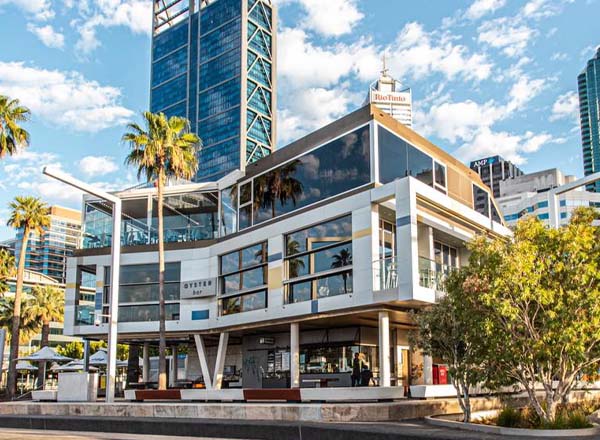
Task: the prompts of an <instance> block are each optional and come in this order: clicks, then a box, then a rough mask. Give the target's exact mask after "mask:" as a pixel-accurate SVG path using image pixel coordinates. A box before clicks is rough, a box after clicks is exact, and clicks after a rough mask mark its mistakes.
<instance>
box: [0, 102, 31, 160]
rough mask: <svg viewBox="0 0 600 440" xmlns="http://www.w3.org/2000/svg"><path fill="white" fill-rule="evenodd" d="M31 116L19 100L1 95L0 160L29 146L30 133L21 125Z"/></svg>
mask: <svg viewBox="0 0 600 440" xmlns="http://www.w3.org/2000/svg"><path fill="white" fill-rule="evenodd" d="M30 114H31V113H30V112H29V109H28V108H27V107H23V106H21V105H20V104H19V100H18V99H10V98H9V97H8V96H4V95H0V159H2V158H3V157H4V156H6V155H7V154H8V155H11V156H12V155H13V154H15V153H16V152H17V151H18V150H19V148H21V147H26V146H27V145H28V144H29V133H28V132H27V131H26V130H25V129H24V128H22V127H21V126H20V125H19V124H20V123H22V122H27V121H28V120H29V117H30Z"/></svg>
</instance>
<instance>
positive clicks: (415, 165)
mask: <svg viewBox="0 0 600 440" xmlns="http://www.w3.org/2000/svg"><path fill="white" fill-rule="evenodd" d="M378 137H379V181H380V182H381V183H389V182H393V181H394V180H396V179H401V178H403V177H406V176H412V177H415V178H417V179H419V180H420V181H422V182H423V183H425V184H427V185H431V186H433V181H434V180H433V179H434V176H433V159H432V158H431V157H429V156H428V155H427V154H425V153H423V152H422V151H421V150H418V149H417V148H415V147H413V146H412V145H410V144H409V143H408V142H406V141H405V140H404V139H402V138H400V137H398V136H396V135H395V134H393V133H392V132H390V131H388V130H386V129H385V128H383V127H379V130H378ZM439 171H440V172H441V171H442V170H441V169H439ZM436 177H437V178H436V181H438V180H439V182H440V183H441V182H442V178H441V176H436ZM444 187H445V176H444Z"/></svg>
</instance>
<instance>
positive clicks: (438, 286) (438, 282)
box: [419, 257, 457, 293]
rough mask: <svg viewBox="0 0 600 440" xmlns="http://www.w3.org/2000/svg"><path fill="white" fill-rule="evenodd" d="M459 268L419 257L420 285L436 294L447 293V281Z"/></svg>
mask: <svg viewBox="0 0 600 440" xmlns="http://www.w3.org/2000/svg"><path fill="white" fill-rule="evenodd" d="M456 269H457V268H456V267H452V266H447V265H445V264H439V263H437V262H435V261H433V260H430V259H429V258H425V257H419V285H420V286H421V287H425V288H427V289H433V290H435V291H436V292H440V293H445V292H446V286H445V284H446V279H447V278H448V275H449V274H450V273H452V272H453V271H455V270H456Z"/></svg>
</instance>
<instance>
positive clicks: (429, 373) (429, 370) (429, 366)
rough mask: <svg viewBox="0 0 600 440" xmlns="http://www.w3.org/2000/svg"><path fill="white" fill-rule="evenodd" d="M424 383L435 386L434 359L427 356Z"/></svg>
mask: <svg viewBox="0 0 600 440" xmlns="http://www.w3.org/2000/svg"><path fill="white" fill-rule="evenodd" d="M423 382H425V385H433V359H432V358H431V356H427V355H423Z"/></svg>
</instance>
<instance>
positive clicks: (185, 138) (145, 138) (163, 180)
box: [123, 112, 201, 390]
mask: <svg viewBox="0 0 600 440" xmlns="http://www.w3.org/2000/svg"><path fill="white" fill-rule="evenodd" d="M143 116H144V123H145V127H144V128H142V127H141V126H140V125H138V124H135V123H133V124H129V125H128V129H129V130H130V131H129V132H127V133H125V134H124V135H123V141H124V142H127V143H129V144H130V146H131V152H130V153H129V155H128V156H127V158H126V159H125V163H126V164H127V165H132V166H134V167H137V170H138V178H139V177H141V176H144V177H145V178H146V180H147V181H148V182H156V187H157V203H158V266H159V277H158V281H159V288H158V298H159V375H158V388H159V389H160V390H165V389H166V388H167V361H166V350H167V346H166V339H165V338H166V335H165V332H166V330H165V319H166V317H165V291H164V290H165V244H164V221H163V190H164V187H165V185H166V184H167V180H168V179H188V180H189V179H191V178H192V177H194V175H195V174H196V171H197V169H198V158H197V153H198V149H199V148H200V142H201V141H200V139H199V138H198V136H196V135H195V134H193V133H190V132H189V128H190V123H189V121H188V120H187V119H185V118H180V117H175V116H174V117H171V118H169V119H167V117H166V116H165V115H164V113H159V114H154V113H150V112H144V114H143Z"/></svg>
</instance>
